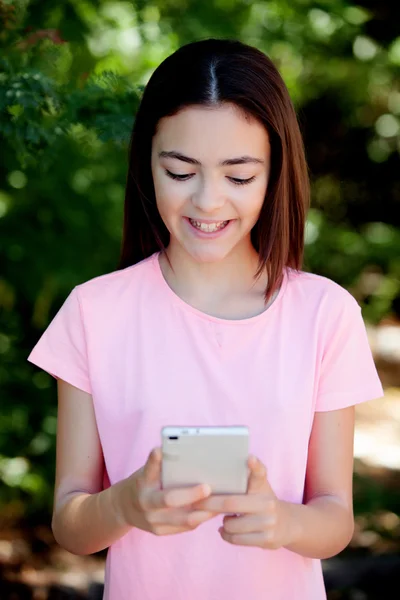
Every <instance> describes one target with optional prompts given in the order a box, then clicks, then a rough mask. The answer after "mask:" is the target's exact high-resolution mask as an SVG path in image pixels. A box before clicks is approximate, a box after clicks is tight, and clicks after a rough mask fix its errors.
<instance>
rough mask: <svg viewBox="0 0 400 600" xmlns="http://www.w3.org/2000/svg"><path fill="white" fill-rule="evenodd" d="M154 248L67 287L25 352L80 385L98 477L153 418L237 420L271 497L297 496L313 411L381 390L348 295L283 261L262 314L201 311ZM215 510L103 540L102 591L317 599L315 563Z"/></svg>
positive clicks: (140, 454)
mask: <svg viewBox="0 0 400 600" xmlns="http://www.w3.org/2000/svg"><path fill="white" fill-rule="evenodd" d="M158 256H159V254H158V253H155V254H153V255H152V256H150V257H149V258H147V259H145V260H143V261H141V262H140V263H138V264H136V265H133V266H130V267H127V268H125V269H123V270H119V271H114V272H112V273H107V274H105V275H102V276H99V277H95V278H93V279H91V280H89V281H87V282H84V283H83V284H80V285H77V286H76V287H75V288H74V289H73V290H72V291H71V293H70V294H69V296H68V297H67V299H66V301H65V302H64V304H63V306H62V307H61V308H60V310H59V312H58V313H57V315H56V316H55V317H54V319H53V320H52V322H51V323H50V325H49V326H48V328H47V329H46V331H45V332H44V333H43V335H42V337H41V338H40V339H39V341H38V343H37V344H36V346H35V347H34V349H33V350H32V352H31V354H30V355H29V357H28V360H29V361H30V362H32V363H34V364H35V365H37V366H38V367H40V368H42V369H44V370H45V371H47V372H49V373H51V374H52V375H53V376H54V377H57V378H61V379H64V380H65V381H67V382H69V383H71V384H72V385H74V386H76V387H77V388H80V389H82V390H84V391H86V392H88V393H90V394H92V397H93V402H94V408H95V414H96V419H97V426H98V430H99V435H100V439H101V444H102V448H103V453H104V460H105V465H106V469H107V474H108V477H109V480H110V483H111V484H114V483H116V482H117V481H120V480H121V479H122V478H125V477H127V476H129V475H130V474H131V473H132V472H134V471H136V470H137V469H138V468H140V467H141V466H142V465H143V464H144V463H145V461H146V459H147V457H148V454H149V451H150V450H151V449H152V448H153V447H154V446H159V445H160V443H161V438H160V430H161V428H162V427H163V426H164V425H182V426H185V425H187V426H189V425H238V424H244V425H248V426H249V428H250V452H251V453H254V454H256V455H257V456H258V457H259V458H260V459H261V460H262V461H263V462H264V464H265V465H266V467H267V469H268V478H269V481H270V483H271V485H272V488H273V489H274V491H275V493H276V494H277V496H278V497H279V498H281V499H283V500H287V501H290V502H295V503H301V502H302V498H303V489H304V479H305V472H306V463H307V446H308V441H309V436H310V431H311V426H312V422H313V415H314V412H315V411H328V410H335V409H339V408H343V407H346V406H350V405H353V404H357V403H359V402H363V401H365V400H371V399H373V398H377V397H381V396H382V395H383V390H382V386H381V383H380V380H379V378H378V375H377V371H376V369H375V365H374V361H373V358H372V354H371V350H370V347H369V344H368V339H367V335H366V330H365V326H364V322H363V319H362V316H361V311H360V307H359V305H358V304H357V302H356V301H355V300H354V298H353V297H352V296H351V295H350V294H349V293H348V292H347V291H346V290H345V289H344V288H342V287H341V286H339V285H338V284H336V283H334V282H333V281H331V280H329V279H327V278H324V277H321V276H318V275H313V274H309V273H305V272H300V273H296V272H295V271H292V270H290V269H288V270H287V271H285V276H284V280H283V283H282V286H281V289H280V291H279V294H278V296H277V298H276V299H275V301H274V302H273V304H272V305H271V306H270V307H269V308H268V309H267V310H266V311H264V312H263V313H261V314H260V315H257V316H255V317H251V318H247V319H242V320H228V319H221V318H217V317H213V316H209V315H207V314H205V313H203V312H201V311H200V310H197V309H195V308H193V307H192V306H190V305H188V304H187V303H186V302H184V301H183V300H182V299H180V298H179V297H178V296H177V295H176V294H175V293H174V292H173V291H172V290H171V288H170V287H169V286H168V284H167V283H166V281H165V279H164V277H163V274H162V272H161V269H160V265H159V262H158ZM221 521H222V517H220V516H218V517H216V518H214V519H212V520H211V521H209V522H207V523H205V524H203V525H202V526H200V527H199V528H198V529H196V530H195V531H191V532H188V533H184V534H179V535H174V536H165V537H158V536H155V535H153V534H150V533H147V532H144V531H141V530H139V529H132V530H131V531H130V532H129V533H128V534H127V535H125V536H124V537H122V538H121V539H120V540H118V541H117V542H116V543H114V544H113V545H112V546H111V547H110V548H109V550H108V554H107V562H106V571H105V592H104V599H105V600H136V599H137V600H172V599H173V600H188V599H189V598H190V600H225V599H229V600H244V599H245V598H249V599H251V600H267V599H271V600H294V599H296V600H323V599H325V598H326V594H325V590H324V583H323V576H322V568H321V561H320V560H316V559H310V558H304V557H302V556H300V555H299V554H296V553H294V552H290V551H288V550H286V549H279V550H262V549H260V548H249V547H240V546H233V545H230V544H228V543H227V542H225V541H223V540H222V539H221V538H220V535H219V533H218V527H219V526H220V524H221Z"/></svg>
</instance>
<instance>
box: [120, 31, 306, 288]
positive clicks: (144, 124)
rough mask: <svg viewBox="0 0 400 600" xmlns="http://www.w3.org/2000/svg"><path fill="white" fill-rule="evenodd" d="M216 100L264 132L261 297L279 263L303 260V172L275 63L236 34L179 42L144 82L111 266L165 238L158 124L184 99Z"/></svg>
mask: <svg viewBox="0 0 400 600" xmlns="http://www.w3.org/2000/svg"><path fill="white" fill-rule="evenodd" d="M223 103H230V104H234V105H236V106H237V107H239V108H240V109H241V110H242V111H243V112H244V113H245V114H248V115H251V116H253V117H255V118H256V119H257V120H258V121H259V122H260V123H261V124H262V125H264V127H265V129H266V131H267V133H268V136H269V141H270V146H271V170H270V176H269V181H268V186H267V192H266V196H265V199H264V202H263V205H262V208H261V211H260V215H259V218H258V221H257V223H256V225H255V226H254V227H253V229H252V231H251V241H252V244H253V246H254V248H255V249H256V251H257V252H258V256H259V268H258V271H257V276H258V275H260V274H261V272H262V271H264V270H265V269H266V271H267V274H268V284H267V287H266V290H265V299H266V300H268V299H269V298H270V297H271V295H272V294H273V292H274V291H275V290H276V289H277V288H278V287H279V285H280V284H281V281H282V274H283V269H284V268H285V267H290V268H292V269H295V270H300V269H301V267H302V263H303V254H304V227H305V219H306V212H307V209H308V205H309V196H310V189H309V188H310V184H309V173H308V166H307V163H306V158H305V152H304V144H303V139H302V135H301V132H300V128H299V124H298V121H297V116H296V112H295V109H294V106H293V104H292V101H291V98H290V96H289V92H288V90H287V88H286V85H285V83H284V81H283V79H282V77H281V75H280V73H279V71H278V69H277V68H276V67H275V65H274V64H273V62H272V61H271V59H270V58H269V57H268V56H266V55H265V54H264V53H263V52H261V51H260V50H258V49H257V48H254V47H252V46H249V45H247V44H244V43H242V42H240V41H238V40H227V39H214V38H211V39H205V40H200V41H196V42H192V43H190V44H186V45H184V46H182V47H181V48H179V49H178V50H177V51H176V52H174V53H173V54H171V55H170V56H168V58H166V59H165V60H164V61H163V62H162V63H161V64H160V65H159V66H158V67H157V69H156V70H155V71H154V73H153V74H152V76H151V78H150V80H149V82H148V84H147V86H146V87H145V89H144V92H143V96H142V98H141V102H140V105H139V108H138V111H137V114H136V118H135V122H134V125H133V129H132V133H131V138H130V143H129V166H128V173H127V181H126V191H125V206H124V224H123V237H122V246H121V254H120V259H119V265H118V269H123V268H125V267H128V266H130V265H133V264H135V263H137V262H139V261H141V260H143V259H144V258H147V257H148V256H150V255H151V254H153V253H154V252H156V251H159V250H164V249H165V248H166V247H167V246H168V244H169V231H168V230H167V228H166V226H165V225H164V222H163V221H162V219H161V217H160V214H159V212H158V209H157V205H156V198H155V192H154V185H153V178H152V172H151V148H152V138H153V136H154V134H155V132H156V128H157V123H158V122H159V120H160V119H162V118H163V117H166V116H172V115H174V114H177V113H178V112H179V110H181V109H183V108H186V107H188V106H195V105H203V106H207V107H213V106H215V107H218V106H220V105H221V104H223Z"/></svg>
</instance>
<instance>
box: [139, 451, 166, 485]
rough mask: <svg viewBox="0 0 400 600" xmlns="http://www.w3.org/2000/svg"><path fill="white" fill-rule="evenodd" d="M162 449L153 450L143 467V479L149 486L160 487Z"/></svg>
mask: <svg viewBox="0 0 400 600" xmlns="http://www.w3.org/2000/svg"><path fill="white" fill-rule="evenodd" d="M161 460H162V452H161V448H153V450H152V451H151V452H150V454H149V457H148V459H147V462H146V464H145V465H144V467H143V479H144V482H145V483H146V484H148V485H156V486H158V485H159V483H160V479H161Z"/></svg>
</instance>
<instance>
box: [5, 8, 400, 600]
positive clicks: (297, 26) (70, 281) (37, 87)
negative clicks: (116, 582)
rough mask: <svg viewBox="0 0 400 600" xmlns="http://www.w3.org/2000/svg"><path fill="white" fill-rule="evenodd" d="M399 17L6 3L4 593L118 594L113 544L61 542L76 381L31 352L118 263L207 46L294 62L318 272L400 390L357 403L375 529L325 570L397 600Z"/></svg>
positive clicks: (364, 519)
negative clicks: (140, 164) (163, 108)
mask: <svg viewBox="0 0 400 600" xmlns="http://www.w3.org/2000/svg"><path fill="white" fill-rule="evenodd" d="M399 23H400V4H399V3H395V2H391V1H390V0H364V1H363V2H360V3H352V2H348V1H346V0H330V1H327V0H321V1H320V2H318V3H317V2H312V1H310V0H290V1H289V0H277V1H267V0H266V1H259V2H251V1H250V0H246V1H245V0H236V1H234V0H216V1H214V2H195V1H189V0H165V1H160V2H146V1H142V0H141V1H138V0H137V1H134V2H128V1H126V2H122V1H114V2H107V1H101V0H100V1H96V2H95V1H94V0H82V1H81V0H58V1H57V2H53V1H50V0H31V1H30V0H20V1H8V0H0V49H1V51H0V136H1V137H0V152H1V159H0V160H1V162H0V258H1V270H0V386H1V389H0V397H1V400H0V507H1V513H0V514H1V521H0V525H1V529H0V598H1V600H3V599H4V600H11V598H28V599H29V598H32V599H33V598H34V599H35V600H37V599H39V600H48V599H51V598H53V599H55V598H82V599H83V598H93V599H94V598H101V583H102V581H103V569H104V558H105V553H99V554H98V555H95V556H91V557H76V556H73V555H71V554H69V553H68V552H65V551H63V550H62V549H61V548H59V547H58V546H57V545H55V544H54V540H53V537H52V534H51V530H50V528H49V523H50V515H51V509H52V501H53V497H52V494H53V485H54V461H55V431H56V415H57V413H56V404H57V402H56V384H55V380H54V379H53V378H52V377H51V376H49V375H48V374H47V373H45V372H43V371H40V370H39V369H37V368H35V367H34V366H33V365H31V364H29V363H28V362H27V361H26V358H27V356H28V354H29V352H30V350H31V349H32V347H33V346H34V344H35V343H36V341H37V339H38V338H39V337H40V335H41V333H42V332H43V330H44V329H45V328H46V326H47V325H48V323H49V322H50V321H51V319H52V318H53V316H54V315H55V313H56V312H57V311H58V309H59V308H60V306H61V304H62V303H63V301H64V300H65V298H66V297H67V295H68V294H69V292H70V291H71V289H72V288H73V287H74V286H75V285H77V284H79V283H81V282H83V281H86V280H88V279H90V278H92V277H95V276H97V275H101V274H103V273H107V272H110V271H112V270H115V269H116V265H117V261H118V257H119V249H120V241H121V228H122V215H123V200H124V185H125V178H126V172H127V145H128V139H129V134H130V129H131V127H132V124H133V120H134V115H135V111H136V108H137V106H138V102H139V99H140V95H141V92H142V90H143V86H144V85H145V84H146V82H147V81H148V79H149V77H150V75H151V73H152V72H153V70H154V69H155V67H156V66H157V65H158V64H159V63H160V62H161V61H162V60H163V59H164V58H165V57H167V56H168V55H169V54H170V53H172V52H173V51H174V50H175V49H177V48H178V47H179V46H180V45H182V44H184V43H186V42H189V41H193V40H196V39H202V38H206V37H224V38H229V37H230V38H237V39H240V40H242V41H244V42H247V43H250V44H252V45H255V46H257V47H258V48H260V49H261V50H263V51H264V52H266V53H267V54H268V55H269V56H270V57H271V58H272V60H273V61H274V62H275V64H276V65H277V67H278V68H279V70H280V72H281V74H282V76H283V78H284V80H285V82H286V84H287V86H288V88H289V91H290V94H291V97H292V99H293V102H294V104H295V106H296V109H297V112H298V116H299V122H300V126H301V130H302V133H303V136H304V141H305V146H306V152H307V159H308V163H309V166H310V175H311V180H312V208H311V210H310V213H309V218H308V222H307V228H306V261H305V268H306V269H307V270H311V271H313V272H315V273H318V274H321V275H325V276H327V277H330V278H332V279H333V280H334V281H336V282H338V283H339V284H341V285H343V286H344V287H346V288H347V289H348V290H349V291H350V292H351V293H352V294H353V295H354V296H355V298H356V299H357V300H358V302H359V303H360V305H361V307H362V310H363V316H364V320H365V323H366V326H367V330H368V335H369V339H370V343H371V348H372V350H373V353H374V357H375V361H376V365H377V368H378V371H379V374H380V376H381V379H382V383H383V385H384V388H385V398H384V399H381V400H378V401H372V402H368V403H365V404H362V405H359V406H358V407H357V425H356V435H355V455H356V461H355V475H354V492H355V511H356V530H355V534H354V538H353V541H352V543H351V544H350V546H349V548H347V549H346V550H345V551H344V552H343V553H342V554H341V555H340V556H339V557H337V558H335V559H331V560H329V561H325V562H324V570H325V571H324V572H325V575H326V582H327V587H328V590H329V597H330V598H331V599H332V600H333V599H339V600H344V599H347V598H349V599H350V598H353V599H358V600H363V599H367V600H372V599H374V598H379V600H383V599H385V598H395V597H396V596H395V595H394V596H391V595H389V593H388V592H387V595H386V592H385V590H386V589H389V588H388V585H389V583H390V581H391V577H392V578H393V581H395V575H394V574H395V572H398V570H399V569H400V562H399V559H398V557H399V550H400V543H399V533H400V518H399V513H400V476H399V473H400V368H399V366H400V227H399V226H400V211H399V206H400V181H399V174H400V168H399V167H400V165H399V162H400V161H399V153H400V78H399V70H400V37H399ZM184 76H185V74H184V73H182V77H184ZM133 568H134V566H133ZM13 594H14V595H13Z"/></svg>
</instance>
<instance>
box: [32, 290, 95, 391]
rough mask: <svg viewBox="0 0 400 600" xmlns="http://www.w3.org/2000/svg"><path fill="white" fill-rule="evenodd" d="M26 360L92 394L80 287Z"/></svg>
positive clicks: (71, 295) (69, 298) (70, 296)
mask: <svg viewBox="0 0 400 600" xmlns="http://www.w3.org/2000/svg"><path fill="white" fill-rule="evenodd" d="M27 360H28V361H29V362H31V363H33V364H34V365H36V366H37V367H39V368H41V369H43V370H44V371H47V372H48V373H49V374H50V375H52V376H53V377H54V378H56V379H57V378H60V379H63V380H65V381H67V382H68V383H70V384H71V385H73V386H75V387H77V388H79V389H81V390H83V391H85V392H88V393H89V394H91V385H90V377H89V369H88V357H87V348H86V336H85V326H84V322H83V317H82V308H81V303H80V299H79V295H78V286H76V287H75V288H74V289H73V290H72V291H71V292H70V294H69V296H68V297H67V299H66V300H65V302H64V304H63V305H62V306H61V308H60V310H59V311H58V313H57V314H56V315H55V317H54V318H53V320H52V321H51V322H50V324H49V325H48V327H47V329H46V330H45V331H44V333H43V334H42V336H41V337H40V338H39V341H38V342H37V343H36V345H35V346H34V348H33V350H32V351H31V353H30V355H29V356H28V358H27Z"/></svg>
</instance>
